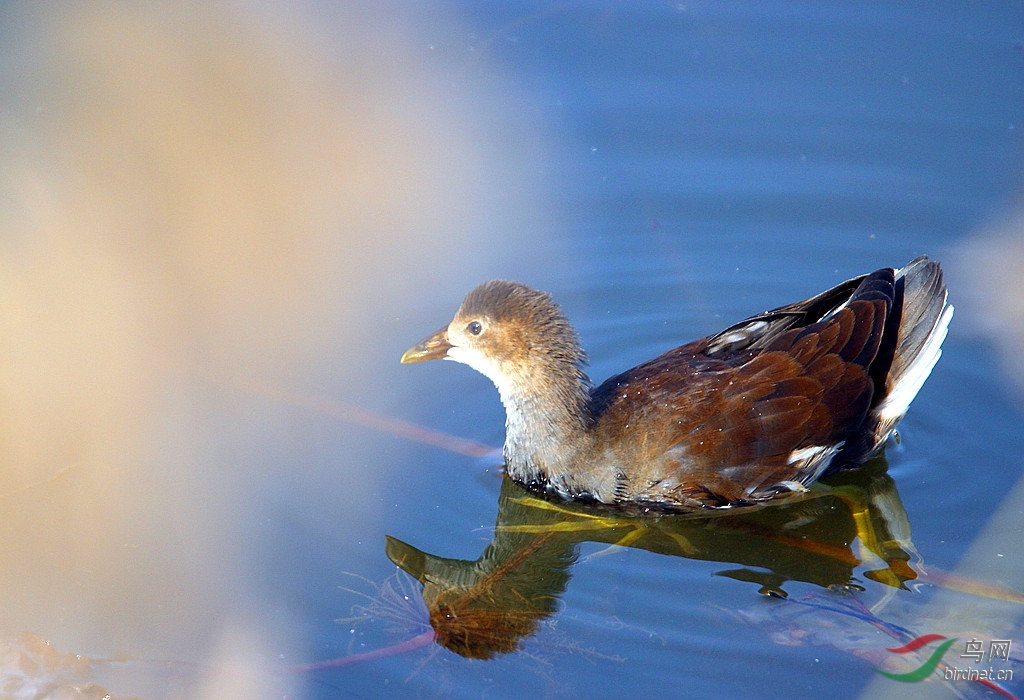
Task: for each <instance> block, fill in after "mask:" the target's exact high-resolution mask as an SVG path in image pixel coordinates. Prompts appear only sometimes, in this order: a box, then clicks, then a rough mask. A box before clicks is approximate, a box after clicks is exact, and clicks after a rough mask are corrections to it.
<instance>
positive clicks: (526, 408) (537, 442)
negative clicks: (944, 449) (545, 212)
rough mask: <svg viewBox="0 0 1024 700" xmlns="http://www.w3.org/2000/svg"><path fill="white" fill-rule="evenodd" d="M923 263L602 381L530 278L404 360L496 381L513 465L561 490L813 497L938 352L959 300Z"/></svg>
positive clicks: (913, 387)
mask: <svg viewBox="0 0 1024 700" xmlns="http://www.w3.org/2000/svg"><path fill="white" fill-rule="evenodd" d="M947 296H948V295H947V290H946V286H945V283H944V282H943V275H942V269H941V266H940V264H939V263H938V262H936V261H932V260H929V259H928V258H927V257H926V256H921V257H919V258H916V259H915V260H912V261H911V262H910V263H908V264H907V265H905V266H904V267H902V268H899V269H894V268H891V267H886V268H881V269H879V270H876V271H874V272H871V273H869V274H865V275H861V276H859V277H855V278H853V279H850V280H847V281H846V282H843V283H842V284H839V285H837V286H835V287H833V288H831V289H828V290H827V291H824V292H822V293H820V294H818V295H816V296H813V297H811V298H810V299H807V300H805V301H801V302H797V303H793V304H788V305H786V306H780V307H779V308H776V309H773V310H770V311H765V312H764V313H760V314H757V315H754V316H751V317H750V318H748V319H746V320H744V321H740V322H739V323H736V324H734V325H732V326H729V327H728V328H726V329H725V330H723V331H721V332H719V333H716V334H714V335H711V336H708V337H705V338H702V339H699V340H695V341H693V342H690V343H686V344H685V345H681V346H679V347H676V348H674V349H672V350H669V351H667V352H665V353H664V354H662V355H660V356H658V357H655V358H654V359H652V360H649V361H647V362H644V363H642V364H640V365H637V366H636V367H633V368H632V369H629V370H626V371H625V372H622V373H621V374H617V375H615V376H613V377H611V378H609V379H608V380H606V381H605V382H604V383H602V384H600V385H598V386H596V387H595V386H593V385H592V383H591V382H590V380H589V379H588V377H587V374H586V371H585V370H586V364H587V356H586V354H585V353H584V351H583V349H582V346H581V344H580V339H579V336H578V334H577V332H576V330H575V329H574V328H573V326H572V324H571V323H570V322H569V320H568V319H567V318H566V316H565V314H564V313H563V312H562V310H561V308H560V307H559V306H558V304H557V303H556V302H555V301H554V300H553V299H552V297H551V296H550V295H549V294H547V293H544V292H540V291H537V290H535V289H532V288H530V287H528V286H526V285H523V284H520V283H518V282H511V281H507V280H493V281H490V282H485V283H483V284H481V285H480V286H478V287H476V288H475V289H473V290H472V291H471V292H470V293H469V294H468V295H467V296H466V297H465V299H464V301H463V302H462V305H461V306H460V307H459V309H458V311H457V312H456V314H455V317H454V318H453V319H452V321H451V322H450V323H449V324H448V325H446V326H445V327H443V328H441V329H440V330H438V331H437V332H436V333H434V334H432V335H430V336H428V337H427V338H425V339H424V340H422V341H421V342H420V343H418V344H416V345H415V346H413V347H412V348H410V349H409V350H407V351H406V352H405V354H404V355H402V358H401V362H402V363H405V364H408V363H415V362H423V361H426V360H434V359H445V360H453V361H455V362H461V363H463V364H466V365H468V366H470V367H472V368H473V369H475V370H477V371H479V372H481V373H482V374H484V375H485V376H486V377H488V378H489V379H490V380H491V381H492V382H493V383H494V385H495V386H496V387H497V389H498V393H499V395H500V398H501V402H502V404H503V405H504V408H505V417H506V421H505V444H504V448H503V457H504V460H505V472H506V474H507V475H508V476H509V477H510V478H511V479H512V480H513V481H515V482H517V483H519V484H521V485H522V486H524V487H526V488H528V489H530V490H532V491H534V492H537V493H540V494H542V495H544V496H547V497H549V498H554V499H556V500H557V499H564V500H569V501H579V502H583V503H588V502H589V503H595V504H609V505H613V506H620V507H626V506H630V507H637V506H640V507H642V508H644V509H648V510H651V509H653V510H675V509H692V508H732V507H739V506H750V505H755V504H764V503H768V502H770V501H771V500H772V499H773V498H777V497H780V496H782V495H784V494H788V493H794V492H797V493H799V492H803V491H806V490H807V489H808V487H809V486H810V485H811V484H813V483H814V482H815V481H817V480H818V479H820V478H821V477H823V476H826V475H827V474H830V473H833V472H835V471H838V470H839V469H843V468H850V467H855V466H857V465H859V464H861V463H863V462H864V461H866V460H867V459H868V458H870V457H871V456H873V455H874V454H876V453H878V452H879V451H881V449H882V448H883V447H884V445H885V443H886V441H887V440H888V438H889V437H890V436H891V435H892V434H893V432H894V430H895V428H896V425H897V423H899V421H900V420H901V419H902V418H903V416H904V414H905V413H906V412H907V409H908V407H909V406H910V403H911V401H912V400H913V399H914V397H915V396H916V395H917V393H918V390H919V389H920V388H921V386H922V385H923V384H924V381H925V379H927V378H928V376H929V375H930V374H931V371H932V368H933V367H934V366H935V363H936V362H937V361H938V359H939V356H940V355H941V354H942V342H943V340H944V339H945V337H946V332H947V328H948V326H949V322H950V319H951V318H952V316H953V306H952V305H951V304H949V303H948V300H947Z"/></svg>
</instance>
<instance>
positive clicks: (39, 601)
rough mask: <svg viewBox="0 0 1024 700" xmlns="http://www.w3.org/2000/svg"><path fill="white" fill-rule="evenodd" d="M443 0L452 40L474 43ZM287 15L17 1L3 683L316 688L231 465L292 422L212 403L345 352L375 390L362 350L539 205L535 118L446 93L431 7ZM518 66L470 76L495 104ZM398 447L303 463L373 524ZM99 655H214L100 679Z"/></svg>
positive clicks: (453, 282)
mask: <svg viewBox="0 0 1024 700" xmlns="http://www.w3.org/2000/svg"><path fill="white" fill-rule="evenodd" d="M428 9H429V8H421V10H420V11H421V12H423V13H424V14H423V15H422V16H423V17H426V16H428V15H429V16H430V18H431V22H433V25H432V29H433V30H434V31H435V34H434V36H438V35H441V36H455V37H457V36H459V32H458V31H457V29H449V30H446V29H445V28H446V27H448V26H449V23H451V26H455V24H454V20H451V19H450V18H447V17H445V16H444V14H443V13H442V12H441V11H439V10H438V11H434V12H428ZM264 11H265V12H266V13H267V14H266V15H257V14H256V11H255V10H253V11H251V14H246V12H249V11H243V10H240V9H239V8H238V7H236V6H234V5H229V6H224V7H219V6H214V5H211V4H209V3H201V2H197V3H173V4H160V5H156V4H154V5H152V6H150V5H143V4H132V5H130V6H128V7H122V6H120V5H117V4H113V3H106V4H105V3H100V4H88V5H86V4H81V5H80V4H44V3H40V4H28V3H26V4H22V5H20V6H19V7H11V5H5V6H4V8H3V9H0V66H3V71H2V72H0V114H2V116H0V358H2V361H0V507H2V509H3V514H4V517H3V520H2V522H3V525H2V528H3V534H2V537H0V572H2V573H0V600H2V601H3V605H2V606H0V679H3V686H2V687H0V695H2V696H3V697H5V698H6V697H26V698H33V697H54V698H56V697H103V696H104V695H105V694H107V693H108V692H109V693H110V694H111V695H112V696H114V697H124V696H127V695H131V694H140V695H145V696H146V697H178V696H183V697H190V698H217V699H221V698H231V697H250V698H251V697H260V696H262V695H264V694H267V693H268V692H269V694H270V695H274V694H277V695H280V694H281V693H283V692H295V691H296V690H298V688H296V687H290V688H289V687H286V686H289V685H290V684H291V685H292V686H294V684H295V683H297V681H294V680H292V681H282V680H281V679H277V678H272V677H269V676H267V675H266V671H267V664H266V660H267V659H268V658H277V656H278V655H282V656H287V657H288V658H289V660H290V661H293V662H295V661H301V660H302V657H301V653H302V650H303V649H304V644H305V643H306V640H303V639H301V638H299V636H298V633H297V632H295V631H294V629H293V628H292V626H291V625H290V624H289V620H287V619H282V618H281V616H280V615H278V616H277V617H274V616H273V615H268V616H266V617H264V616H262V615H261V614H259V611H256V612H253V610H252V607H251V605H248V604H247V601H249V600H250V599H251V598H253V597H254V595H255V594H254V593H253V592H252V591H251V588H250V586H251V584H250V577H249V572H251V571H252V570H253V569H254V568H256V567H259V566H261V565H262V562H259V561H258V560H254V559H253V558H254V557H257V558H258V556H259V555H258V552H259V546H260V543H259V542H253V541H249V539H248V534H247V533H246V531H245V529H244V528H243V527H240V526H239V523H240V522H244V521H245V520H246V517H245V516H247V515H249V513H248V509H249V508H251V507H252V504H251V500H250V499H251V496H252V494H251V492H250V484H251V483H252V481H258V479H259V477H260V476H261V475H262V476H264V477H265V476H266V474H267V469H268V467H266V466H265V465H264V466H263V467H262V469H263V470H264V472H263V473H262V474H259V473H257V474H253V473H251V472H250V471H249V469H250V466H249V465H247V464H244V463H237V460H234V461H233V460H232V459H231V458H230V452H231V446H232V445H239V444H245V443H246V442H247V441H250V440H267V441H272V440H273V439H274V435H275V434H276V433H275V431H278V432H280V428H279V426H277V425H276V424H275V422H274V416H273V415H271V414H266V415H265V414H264V413H263V412H261V411H260V410H259V409H248V408H246V407H241V408H240V407H238V406H235V405H232V404H231V401H233V400H234V398H231V399H224V398H222V397H221V398H219V399H217V400H214V401H212V402H211V401H209V399H210V397H211V396H213V397H218V394H217V391H218V390H219V388H221V387H224V386H227V387H231V386H232V385H233V384H236V383H237V384H239V385H241V386H244V385H245V384H246V382H248V381H249V380H256V381H258V382H261V383H266V384H268V385H274V384H275V383H277V384H280V385H283V386H292V385H298V386H310V385H313V386H316V385H317V380H318V378H321V377H323V376H330V375H331V372H333V371H335V370H334V366H335V365H338V367H337V370H336V371H337V372H339V373H341V374H342V375H345V376H348V375H350V376H351V379H350V380H349V381H350V383H351V384H352V386H353V388H354V390H355V391H356V392H357V391H373V390H374V388H373V386H369V385H367V384H363V385H360V383H359V382H360V376H361V374H360V372H359V371H358V370H359V365H360V363H363V362H366V361H368V359H369V358H372V357H373V356H374V353H378V354H379V353H380V352H381V348H380V347H379V343H376V342H375V336H374V331H375V329H376V328H380V327H382V326H384V325H386V323H383V322H381V319H384V320H385V321H386V322H387V323H390V322H392V321H394V319H395V317H396V316H398V315H399V313H396V311H395V309H396V308H398V309H400V308H401V305H402V303H403V300H407V299H408V298H410V297H414V298H422V296H423V295H422V292H421V291H417V290H422V289H429V288H431V285H432V284H434V285H436V283H437V280H439V279H440V280H445V282H446V284H449V285H450V287H451V288H452V289H454V290H455V291H453V292H448V291H447V289H448V287H447V286H446V287H445V290H446V293H445V295H444V296H443V297H442V298H441V299H440V300H439V304H440V307H439V308H448V306H449V305H450V303H451V301H452V300H456V299H457V298H459V296H460V295H461V294H462V292H463V291H464V290H465V289H466V288H467V287H468V286H469V285H471V284H473V283H475V282H476V281H478V280H479V270H478V269H476V270H475V269H474V265H466V264H465V261H466V260H467V259H468V260H473V261H475V263H476V266H477V267H480V266H483V267H486V265H487V259H488V256H489V255H491V253H489V252H488V251H490V250H492V248H493V242H491V241H489V240H488V235H487V234H488V232H487V231H486V230H484V231H483V232H482V233H483V234H484V235H481V222H482V220H484V219H483V218H482V217H485V216H486V217H493V219H494V220H495V221H501V224H500V229H501V230H502V231H503V232H506V231H511V230H513V229H514V228H516V227H517V221H516V219H515V217H516V214H515V211H522V210H531V209H534V210H536V209H537V208H538V207H537V206H536V205H537V203H536V202H530V201H529V198H530V197H531V194H530V193H529V192H526V191H523V190H521V189H518V186H517V185H515V184H514V183H513V184H510V182H509V174H508V168H509V167H512V168H514V167H516V166H515V164H512V165H508V164H507V163H506V164H505V165H504V166H503V167H504V168H505V170H503V171H500V169H499V168H496V167H495V166H494V164H495V163H496V162H498V161H507V160H508V157H509V154H508V153H507V152H501V155H498V151H497V149H498V148H504V147H505V146H504V144H503V143H502V139H505V138H506V136H505V132H506V131H507V130H508V124H502V123H500V121H498V120H496V119H492V118H493V117H494V115H488V114H487V113H486V111H484V112H483V113H481V112H480V111H477V112H474V111H473V110H471V109H469V108H468V106H467V105H466V104H458V103H453V102H452V101H451V98H450V96H449V97H445V96H444V95H446V94H447V95H450V91H449V92H448V93H445V92H444V91H443V90H440V89H438V88H439V83H440V81H441V79H440V78H439V77H438V76H437V74H438V73H441V72H444V71H445V70H457V68H458V66H453V65H450V64H451V63H452V62H453V60H454V59H446V58H444V57H438V59H437V62H436V64H434V65H433V66H431V67H430V69H429V70H428V69H427V67H425V66H424V62H423V60H422V57H421V55H420V54H421V53H422V52H424V51H425V47H427V46H428V43H429V42H428V39H427V38H424V37H423V36H419V35H418V34H417V32H420V31H422V29H421V28H420V27H419V25H416V27H417V28H416V29H414V28H413V26H412V25H411V24H406V23H404V22H403V20H402V17H401V16H400V15H397V16H396V15H395V13H392V14H391V15H389V16H387V17H385V16H384V15H383V14H381V15H378V14H377V12H376V11H375V10H373V9H372V5H368V6H367V7H363V8H361V9H351V8H334V9H333V10H332V11H333V12H335V16H334V17H332V18H331V20H330V22H327V23H326V24H320V23H318V21H317V20H316V19H315V18H310V17H304V16H301V15H299V14H294V13H293V12H292V10H290V9H287V6H286V5H282V6H280V7H274V6H272V7H271V8H270V9H265V10H264ZM421 19H422V17H421ZM314 28H315V30H314ZM446 31H447V34H446ZM453 53H455V54H457V53H458V51H454V52H453ZM460 60H464V59H460ZM446 61H447V63H446ZM477 61H478V63H477V65H476V66H475V70H476V71H477V72H479V73H482V74H485V75H486V70H487V69H486V67H485V66H481V65H480V63H479V61H480V59H479V58H478V59H477ZM491 80H492V82H490V83H488V84H483V85H477V86H471V87H472V90H467V92H475V93H476V94H477V95H478V96H479V97H478V98H476V99H479V100H480V101H485V100H486V97H487V95H488V94H490V92H489V91H495V92H500V91H502V90H503V89H504V88H503V86H502V85H501V81H500V78H499V77H498V76H491ZM484 82H488V81H484ZM517 133H518V134H519V136H518V138H519V139H523V138H524V137H525V134H526V130H522V129H518V130H517ZM526 145H527V143H526V142H522V143H520V144H519V145H518V146H517V148H516V149H513V150H515V151H516V154H518V155H519V156H520V157H522V158H524V159H525V158H526V157H527V156H525V155H523V154H524V153H526V152H527V151H528V150H529V149H528V148H525V146H526ZM519 179H520V181H525V180H526V178H519ZM504 207H512V208H509V209H505V208H504ZM518 223H522V222H518ZM494 226H495V228H496V229H497V228H499V225H498V224H495V225H494ZM422 330H423V329H422V328H417V329H416V330H415V332H413V333H412V334H411V335H412V336H415V335H417V334H418V333H420V331H422ZM397 357H398V355H397V354H396V355H395V357H394V358H393V359H394V360H395V364H396V366H397ZM211 387H212V388H211ZM244 394H245V392H244V391H240V392H235V393H234V394H232V393H230V391H229V392H228V395H229V396H230V397H236V396H237V395H241V396H243V397H244ZM339 398H341V399H345V398H346V397H339ZM393 400H394V401H400V400H401V396H400V395H396V396H394V397H393ZM218 401H219V403H218ZM211 404H212V405H211ZM239 416H242V417H243V418H244V420H240V419H239ZM211 426H212V427H211ZM222 433H226V434H222ZM268 435H269V436H270V437H268ZM225 453H227V454H228V457H225ZM382 462H383V463H382V464H379V465H373V468H372V469H366V468H365V466H364V465H360V469H361V471H360V472H359V473H356V472H355V471H354V470H355V467H352V468H351V469H350V470H347V469H346V468H345V467H344V459H339V463H341V464H342V467H341V468H338V465H336V464H335V465H326V466H325V469H328V468H329V469H336V470H337V471H336V473H322V474H305V473H292V474H283V475H282V476H281V477H280V481H281V483H284V484H300V485H301V484H302V482H303V480H304V479H307V480H308V479H315V480H316V481H314V482H313V484H314V486H312V487H310V486H309V485H308V484H307V488H312V489H313V490H316V489H317V488H318V485H320V484H336V485H337V486H336V487H337V492H336V494H328V495H326V496H325V498H337V499H338V500H339V502H338V508H337V512H338V518H339V523H338V524H336V525H337V526H338V527H343V526H344V522H345V519H346V518H349V519H353V520H354V519H367V518H373V517H375V516H374V512H373V511H372V510H370V509H368V508H367V507H366V506H364V505H363V502H362V500H361V497H362V496H364V495H365V494H366V493H367V492H368V490H370V489H371V488H372V487H373V485H374V480H375V479H382V478H386V475H387V466H388V465H387V463H386V461H383V460H382ZM254 468H255V467H254ZM288 468H289V467H288V465H287V464H282V465H280V466H279V469H280V470H281V471H282V472H287V470H288ZM243 611H247V612H243ZM343 612H344V611H339V613H343ZM44 640H48V641H49V642H50V643H51V645H52V646H48V645H47V644H46V643H45V641H44ZM78 653H81V654H85V655H91V656H94V657H95V656H99V657H103V656H108V657H123V658H126V659H128V660H133V659H173V660H181V661H183V662H199V663H201V664H202V666H197V667H195V668H191V667H189V666H188V664H183V666H182V669H184V673H183V675H184V676H185V679H184V680H183V681H178V682H177V683H176V684H172V683H164V682H163V679H161V678H147V675H148V674H147V673H146V672H145V671H143V672H142V673H141V674H140V675H141V678H140V679H137V681H138V682H137V684H135V685H134V686H133V687H131V688H123V687H114V685H113V684H111V686H110V687H104V686H103V685H92V686H90V685H88V683H90V682H93V681H96V680H97V678H96V677H95V675H94V671H90V669H89V666H88V665H87V664H85V663H84V661H83V660H82V659H77V660H76V657H75V656H74V654H78ZM99 680H100V681H101V682H102V678H100V679H99ZM283 686H285V687H283ZM172 688H177V690H172ZM75 693H78V694H75Z"/></svg>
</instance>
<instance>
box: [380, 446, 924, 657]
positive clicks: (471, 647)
mask: <svg viewBox="0 0 1024 700" xmlns="http://www.w3.org/2000/svg"><path fill="white" fill-rule="evenodd" d="M907 533H909V525H908V524H907V522H906V514H905V512H904V511H903V508H902V506H901V505H900V500H899V496H898V495H897V493H896V491H895V484H894V482H893V480H892V479H891V478H890V477H889V476H888V475H887V474H886V464H885V461H884V459H882V458H878V459H876V460H872V462H871V463H869V464H868V465H865V468H864V469H858V470H855V471H849V472H845V473H843V474H839V475H836V476H835V477H832V478H831V479H829V483H828V485H825V484H818V485H815V486H814V488H813V493H808V494H792V495H791V496H790V497H788V498H785V499H779V500H778V501H777V502H776V503H773V504H772V505H771V507H751V508H746V509H742V510H738V511H722V510H706V509H704V510H690V511H687V512H683V513H677V514H673V515H659V516H657V517H651V516H650V515H633V516H626V515H625V514H623V513H622V512H621V511H619V510H615V509H611V508H607V507H599V508H595V507H594V506H593V505H590V506H580V505H576V504H559V503H551V502H550V501H547V500H543V499H538V498H536V497H534V496H532V495H530V493H529V492H527V491H524V490H523V489H522V488H521V487H520V486H518V485H517V484H515V483H514V482H513V481H511V480H510V479H505V480H504V482H503V484H502V489H501V496H500V498H499V500H498V517H497V522H496V523H495V532H494V539H493V541H492V542H491V543H490V544H489V545H488V546H487V547H486V549H485V550H484V551H483V552H482V553H481V555H480V557H479V558H477V559H476V560H461V559H450V558H447V557H442V556H437V555H435V554H431V553H429V552H425V551H423V550H420V549H418V548H416V547H414V546H412V545H409V544H406V543H405V542H402V541H400V540H397V539H395V538H392V537H388V539H387V555H388V557H389V558H390V559H391V560H392V561H393V562H395V564H397V565H398V566H399V567H401V568H402V569H403V570H404V571H406V572H408V573H409V574H411V575H412V576H413V577H415V578H416V579H417V580H418V581H419V582H420V583H421V584H422V586H423V592H422V597H423V600H424V601H425V602H426V605H427V610H428V611H429V621H430V625H431V627H432V628H433V630H434V631H435V633H436V636H435V641H437V643H438V644H440V645H441V646H444V647H445V648H447V649H449V650H451V651H454V652H455V653H457V654H460V655H462V656H467V657H471V658H491V657H493V656H495V655H497V654H504V653H509V652H511V651H513V650H516V649H517V648H519V644H520V643H521V640H523V639H524V638H527V637H529V636H531V635H533V634H534V633H535V632H536V631H537V629H538V627H539V625H540V624H541V623H542V622H543V621H544V620H545V619H547V618H548V617H550V616H551V615H553V614H554V613H555V612H556V610H557V608H558V604H559V599H560V597H561V596H562V594H563V593H564V592H565V590H566V587H567V586H568V584H569V580H570V577H571V574H572V569H573V565H574V564H575V562H576V559H577V555H578V552H579V545H580V544H581V543H584V542H601V543H606V544H609V545H615V546H616V547H613V548H611V549H612V550H614V549H618V548H619V547H631V548H634V549H642V550H647V551H650V552H653V553H656V554H660V555H665V556H675V557H681V558H686V559H694V560H703V561H717V562H723V563H726V564H728V565H729V566H727V567H725V568H723V569H721V570H719V571H717V575H719V576H722V577H725V578H729V579H733V580H739V581H747V582H750V583H754V584H756V585H758V586H759V587H760V590H761V592H762V593H765V594H770V595H772V596H774V597H779V598H782V597H786V592H785V591H784V590H783V588H782V586H783V584H785V583H786V582H787V581H803V582H807V583H813V584H816V585H818V586H821V587H824V588H829V587H840V588H842V587H848V586H849V587H855V588H859V586H858V585H857V584H856V583H855V582H856V580H857V579H856V578H855V576H863V577H864V578H865V579H870V580H873V581H878V582H881V583H884V584H886V585H887V587H893V590H895V589H897V588H903V587H905V582H906V581H910V580H913V579H915V578H916V577H917V572H916V571H915V569H914V568H913V566H912V563H911V560H912V556H911V553H912V552H913V546H912V545H911V544H910V542H909V540H907V539H904V534H907ZM855 542H856V543H858V547H857V551H856V552H855V551H854V547H853V543H855ZM865 550H869V551H865ZM591 556H594V555H591ZM855 572H857V573H855Z"/></svg>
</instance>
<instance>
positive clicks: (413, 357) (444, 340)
mask: <svg viewBox="0 0 1024 700" xmlns="http://www.w3.org/2000/svg"><path fill="white" fill-rule="evenodd" d="M451 346H452V345H451V343H449V342H448V326H445V327H444V328H442V329H441V330H439V331H438V332H437V333H434V334H433V335H432V336H430V337H429V338H424V339H423V340H421V341H420V342H419V343H417V344H416V345H414V346H412V347H411V348H409V349H408V350H406V351H405V354H404V355H402V364H403V365H408V364H411V363H413V362H426V361H427V360H439V359H441V358H442V357H444V356H445V355H447V354H448V349H449V348H451Z"/></svg>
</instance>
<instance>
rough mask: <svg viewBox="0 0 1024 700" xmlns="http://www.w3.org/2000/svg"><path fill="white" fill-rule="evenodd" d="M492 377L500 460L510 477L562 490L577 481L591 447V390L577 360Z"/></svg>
mask: <svg viewBox="0 0 1024 700" xmlns="http://www.w3.org/2000/svg"><path fill="white" fill-rule="evenodd" d="M506 379H507V380H506V381H503V382H500V383H498V382H496V383H497V384H498V391H499V393H500V394H501V402H502V403H503V404H504V406H505V449H504V454H505V463H506V469H507V471H508V475H509V476H510V477H511V478H512V479H513V480H515V481H518V482H521V483H525V484H529V485H535V486H545V487H549V488H553V489H554V490H556V491H559V492H560V493H562V494H563V495H567V496H579V495H581V494H583V493H587V492H589V490H590V489H589V488H588V486H587V485H586V484H585V483H580V477H581V476H582V473H581V472H582V471H585V469H584V467H585V463H586V460H587V455H588V454H589V452H590V448H591V445H590V443H591V433H590V431H589V428H590V424H591V415H590V392H589V387H588V385H587V383H586V378H585V376H584V375H583V373H582V372H581V371H580V370H579V369H578V367H577V366H576V365H566V366H565V367H558V366H555V367H543V368H534V369H533V370H532V371H531V372H529V373H522V374H517V375H516V376H514V377H509V378H506Z"/></svg>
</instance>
